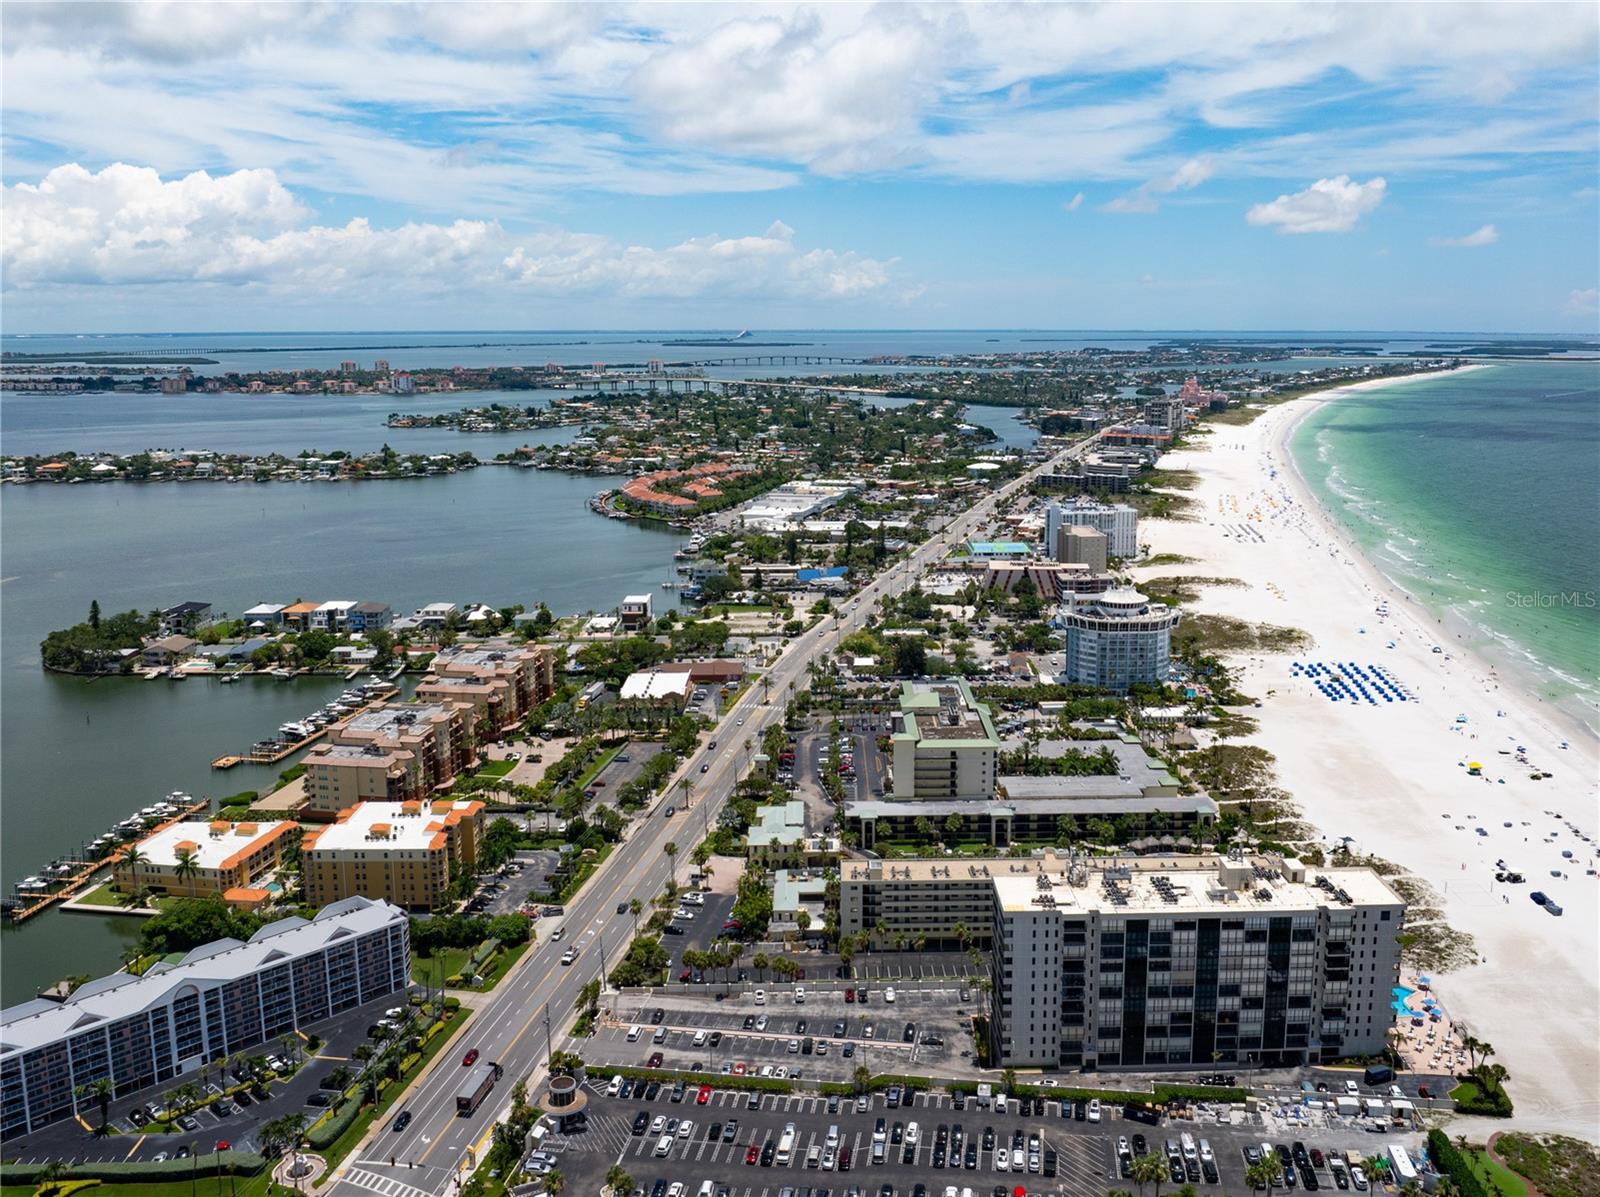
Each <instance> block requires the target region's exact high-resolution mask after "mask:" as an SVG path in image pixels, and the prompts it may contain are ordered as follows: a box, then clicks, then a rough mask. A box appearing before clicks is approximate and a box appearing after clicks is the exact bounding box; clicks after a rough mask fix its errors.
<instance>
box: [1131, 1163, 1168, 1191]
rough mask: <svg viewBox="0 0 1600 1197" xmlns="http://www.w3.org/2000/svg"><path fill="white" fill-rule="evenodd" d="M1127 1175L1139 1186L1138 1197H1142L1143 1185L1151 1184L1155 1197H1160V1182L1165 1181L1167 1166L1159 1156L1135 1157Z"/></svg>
mask: <svg viewBox="0 0 1600 1197" xmlns="http://www.w3.org/2000/svg"><path fill="white" fill-rule="evenodd" d="M1128 1175H1129V1177H1130V1178H1131V1179H1132V1180H1133V1183H1134V1184H1136V1185H1138V1186H1139V1197H1144V1187H1145V1185H1147V1184H1151V1183H1152V1182H1153V1183H1154V1184H1155V1186H1156V1194H1157V1197H1160V1193H1161V1182H1162V1181H1164V1180H1166V1179H1167V1165H1166V1162H1165V1161H1164V1160H1162V1159H1161V1157H1160V1156H1154V1155H1137V1156H1134V1157H1133V1163H1132V1164H1131V1165H1129V1168H1128Z"/></svg>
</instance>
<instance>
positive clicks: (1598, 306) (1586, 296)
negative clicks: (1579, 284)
mask: <svg viewBox="0 0 1600 1197" xmlns="http://www.w3.org/2000/svg"><path fill="white" fill-rule="evenodd" d="M1597 310H1600V289H1596V288H1594V287H1584V288H1582V289H1581V290H1579V289H1575V290H1573V291H1572V292H1571V293H1570V294H1568V296H1567V314H1568V315H1571V316H1592V315H1594V314H1595V312H1596V311H1597Z"/></svg>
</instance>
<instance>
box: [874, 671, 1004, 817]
mask: <svg viewBox="0 0 1600 1197" xmlns="http://www.w3.org/2000/svg"><path fill="white" fill-rule="evenodd" d="M895 719H896V722H897V724H898V727H897V730H896V731H895V732H894V734H893V735H892V736H891V737H890V743H891V750H892V763H893V766H894V784H893V788H892V789H891V790H890V791H889V795H890V797H891V798H892V799H894V800H897V801H898V800H919V799H929V798H933V799H937V798H988V797H991V796H992V795H993V794H994V779H995V771H996V763H997V760H998V758H999V753H1000V740H999V737H997V736H996V735H995V730H994V723H993V721H991V720H990V718H989V708H988V707H986V706H984V705H983V704H982V703H980V702H978V701H977V700H976V699H975V698H973V697H972V689H971V687H969V686H968V685H967V683H966V682H965V681H963V680H962V679H960V678H946V679H943V680H940V681H908V682H904V683H902V684H901V688H900V710H899V712H898V713H897V714H896V715H895Z"/></svg>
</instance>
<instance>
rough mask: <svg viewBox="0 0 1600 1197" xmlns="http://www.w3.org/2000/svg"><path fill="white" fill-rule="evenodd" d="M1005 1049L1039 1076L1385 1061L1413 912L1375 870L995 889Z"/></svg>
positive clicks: (1261, 865) (993, 1044) (1096, 879)
mask: <svg viewBox="0 0 1600 1197" xmlns="http://www.w3.org/2000/svg"><path fill="white" fill-rule="evenodd" d="M992 909H993V924H992V927H991V930H990V961H991V969H992V980H993V990H992V992H993V1003H992V1011H991V1014H992V1017H991V1019H990V1049H991V1054H992V1058H994V1059H996V1060H998V1061H999V1062H1000V1063H1001V1064H1003V1065H1008V1066H1012V1067H1036V1068H1078V1067H1096V1068H1166V1067H1182V1068H1188V1067H1209V1066H1212V1065H1214V1063H1216V1062H1219V1061H1220V1062H1224V1063H1228V1064H1236V1065H1237V1064H1246V1065H1257V1066H1263V1067H1289V1066H1299V1065H1304V1064H1314V1063H1319V1062H1326V1061H1330V1060H1335V1059H1338V1058H1340V1057H1344V1056H1367V1055H1376V1054H1378V1053H1380V1052H1382V1051H1383V1050H1384V1047H1385V1045H1386V1032H1387V1031H1388V1029H1389V1027H1390V1026H1391V1025H1392V1023H1393V1018H1394V1015H1393V1011H1392V1009H1391V1005H1390V1003H1391V1001H1392V993H1391V990H1392V988H1393V986H1394V984H1395V982H1396V980H1397V979H1398V976H1399V968H1400V945H1399V936H1400V933H1401V931H1402V928H1403V927H1404V923H1405V909H1406V907H1405V903H1404V901H1403V900H1402V899H1401V898H1400V897H1399V896H1398V895H1397V894H1395V893H1394V891H1393V890H1391V889H1390V888H1389V886H1388V885H1387V884H1386V883H1385V882H1384V880H1383V879H1382V878H1381V877H1380V876H1378V874H1377V873H1375V872H1373V871H1372V870H1370V869H1317V870H1310V872H1309V875H1308V870H1307V869H1306V867H1305V866H1304V865H1301V864H1300V863H1299V862H1298V861H1293V860H1282V859H1278V858H1258V859H1250V860H1245V859H1226V860H1225V859H1219V858H1215V857H1212V858H1197V857H1179V858H1169V859H1144V860H1141V859H1132V860H1128V861H1123V862H1120V863H1118V864H1115V865H1111V864H1108V863H1106V862H1101V861H1097V862H1095V867H1093V868H1076V867H1069V869H1068V870H1067V871H1066V873H1065V874H1064V875H1063V874H1062V873H1060V872H1056V871H1052V870H1050V869H1048V868H1042V867H1041V868H1039V869H1038V870H1036V871H1033V872H1032V873H1031V875H1030V874H1027V873H1015V872H1013V873H1007V874H1004V875H998V874H997V875H996V877H995V878H994V883H993V893H992Z"/></svg>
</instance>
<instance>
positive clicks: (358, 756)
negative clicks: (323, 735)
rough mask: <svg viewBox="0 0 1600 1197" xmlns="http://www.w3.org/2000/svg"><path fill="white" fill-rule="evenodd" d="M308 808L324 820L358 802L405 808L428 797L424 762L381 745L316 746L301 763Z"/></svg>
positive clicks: (311, 815)
mask: <svg viewBox="0 0 1600 1197" xmlns="http://www.w3.org/2000/svg"><path fill="white" fill-rule="evenodd" d="M305 766H306V772H305V781H304V783H303V785H304V787H305V793H306V808H305V811H304V813H305V814H307V815H308V816H310V817H313V818H315V817H319V816H320V817H322V818H327V817H330V816H332V815H335V814H337V813H338V812H339V811H341V810H344V809H345V808H347V807H351V806H354V805H355V804H356V803H358V802H403V801H406V800H407V799H413V798H421V797H423V796H424V795H426V794H427V792H428V782H427V777H426V776H425V775H424V773H423V769H422V758H420V757H419V756H418V755H417V754H416V753H414V752H407V751H405V750H404V749H401V748H388V747H385V746H383V745H381V744H318V745H317V746H316V747H314V748H313V749H312V750H311V751H310V752H309V753H307V754H306V758H305Z"/></svg>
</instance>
